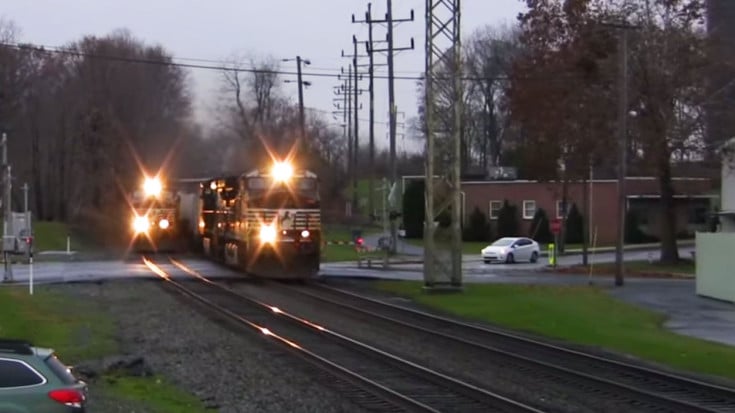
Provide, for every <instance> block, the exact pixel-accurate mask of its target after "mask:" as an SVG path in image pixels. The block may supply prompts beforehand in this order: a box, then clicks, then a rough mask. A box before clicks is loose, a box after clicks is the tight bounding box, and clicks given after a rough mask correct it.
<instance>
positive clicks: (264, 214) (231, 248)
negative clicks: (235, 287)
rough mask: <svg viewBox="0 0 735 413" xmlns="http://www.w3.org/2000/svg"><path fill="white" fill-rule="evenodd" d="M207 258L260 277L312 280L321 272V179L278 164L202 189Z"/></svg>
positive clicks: (200, 225)
mask: <svg viewBox="0 0 735 413" xmlns="http://www.w3.org/2000/svg"><path fill="white" fill-rule="evenodd" d="M199 198H200V199H199V205H198V211H199V219H198V239H199V240H200V242H201V250H202V253H203V254H204V255H205V256H206V257H208V258H210V259H212V260H215V261H219V262H222V263H224V264H226V265H227V266H230V267H234V268H237V269H239V270H242V271H245V272H248V273H250V274H253V275H255V276H259V277H263V278H280V279H308V278H312V277H314V276H316V275H317V274H318V272H319V265H320V259H321V238H322V234H321V209H320V199H319V183H318V179H317V175H316V174H314V173H313V172H311V171H308V170H304V169H300V170H297V169H294V168H293V166H292V165H291V164H290V163H288V162H275V164H274V165H273V166H272V168H270V169H255V170H253V171H251V172H248V173H244V174H241V175H234V176H223V177H216V178H210V179H207V180H205V181H204V182H201V183H200V190H199Z"/></svg>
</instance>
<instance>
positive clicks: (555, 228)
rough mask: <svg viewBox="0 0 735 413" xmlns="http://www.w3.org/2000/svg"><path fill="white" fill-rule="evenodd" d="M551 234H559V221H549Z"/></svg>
mask: <svg viewBox="0 0 735 413" xmlns="http://www.w3.org/2000/svg"><path fill="white" fill-rule="evenodd" d="M551 232H552V233H553V234H558V233H560V232H561V220H560V219H555V220H553V221H551Z"/></svg>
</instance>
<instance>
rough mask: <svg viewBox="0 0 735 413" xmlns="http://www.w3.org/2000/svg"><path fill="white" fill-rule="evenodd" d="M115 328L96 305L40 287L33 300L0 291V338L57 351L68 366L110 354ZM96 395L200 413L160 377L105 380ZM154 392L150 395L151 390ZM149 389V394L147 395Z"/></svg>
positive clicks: (13, 290)
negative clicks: (16, 340) (102, 392)
mask: <svg viewBox="0 0 735 413" xmlns="http://www.w3.org/2000/svg"><path fill="white" fill-rule="evenodd" d="M114 334H115V332H114V324H113V322H112V320H110V319H109V318H108V317H107V316H106V315H105V313H104V308H102V306H101V305H99V304H95V303H93V302H90V301H86V300H79V299H77V298H75V297H70V296H68V295H64V294H60V293H58V292H54V291H53V290H52V288H51V287H46V286H40V287H38V288H37V289H36V290H35V291H34V295H33V296H31V295H29V294H28V290H27V289H26V288H17V287H2V288H0V337H8V338H22V339H26V340H29V341H31V342H32V343H34V344H35V345H37V346H41V347H50V348H53V349H54V350H56V352H57V354H58V355H59V358H60V359H61V360H62V361H63V362H65V363H67V364H76V363H78V362H80V361H84V360H94V359H98V358H101V357H103V356H105V355H112V354H115V353H116V351H117V344H116V342H115V339H114ZM104 379H105V380H104V384H103V385H102V388H101V390H102V391H104V392H110V393H112V394H114V395H115V396H116V397H118V398H123V399H128V400H133V401H137V402H140V403H143V404H145V405H146V406H150V408H151V409H154V410H153V411H155V412H161V413H164V412H171V411H175V412H187V413H188V412H204V411H205V409H204V407H203V406H202V405H201V404H200V403H199V402H198V401H197V399H196V398H194V397H193V396H191V395H189V394H187V393H184V392H182V391H179V390H177V389H176V388H175V387H173V386H171V385H170V384H168V383H166V382H165V381H164V380H162V379H161V378H160V377H157V378H138V377H113V376H109V375H108V376H105V377H104ZM153 389H155V390H153ZM151 390H153V391H151Z"/></svg>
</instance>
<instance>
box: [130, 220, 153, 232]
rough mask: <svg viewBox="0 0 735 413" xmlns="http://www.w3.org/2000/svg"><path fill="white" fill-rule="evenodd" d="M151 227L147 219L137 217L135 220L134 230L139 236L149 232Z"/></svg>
mask: <svg viewBox="0 0 735 413" xmlns="http://www.w3.org/2000/svg"><path fill="white" fill-rule="evenodd" d="M149 226H150V223H149V222H148V218H146V217H135V219H133V230H134V231H135V232H136V233H138V234H139V233H142V232H148V227H149Z"/></svg>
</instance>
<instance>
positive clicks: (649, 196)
mask: <svg viewBox="0 0 735 413" xmlns="http://www.w3.org/2000/svg"><path fill="white" fill-rule="evenodd" d="M719 197H720V196H719V195H717V194H698V195H681V194H676V195H674V198H676V199H680V198H683V199H689V198H705V199H712V198H719ZM626 198H632V199H659V198H661V195H660V194H641V195H626Z"/></svg>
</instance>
